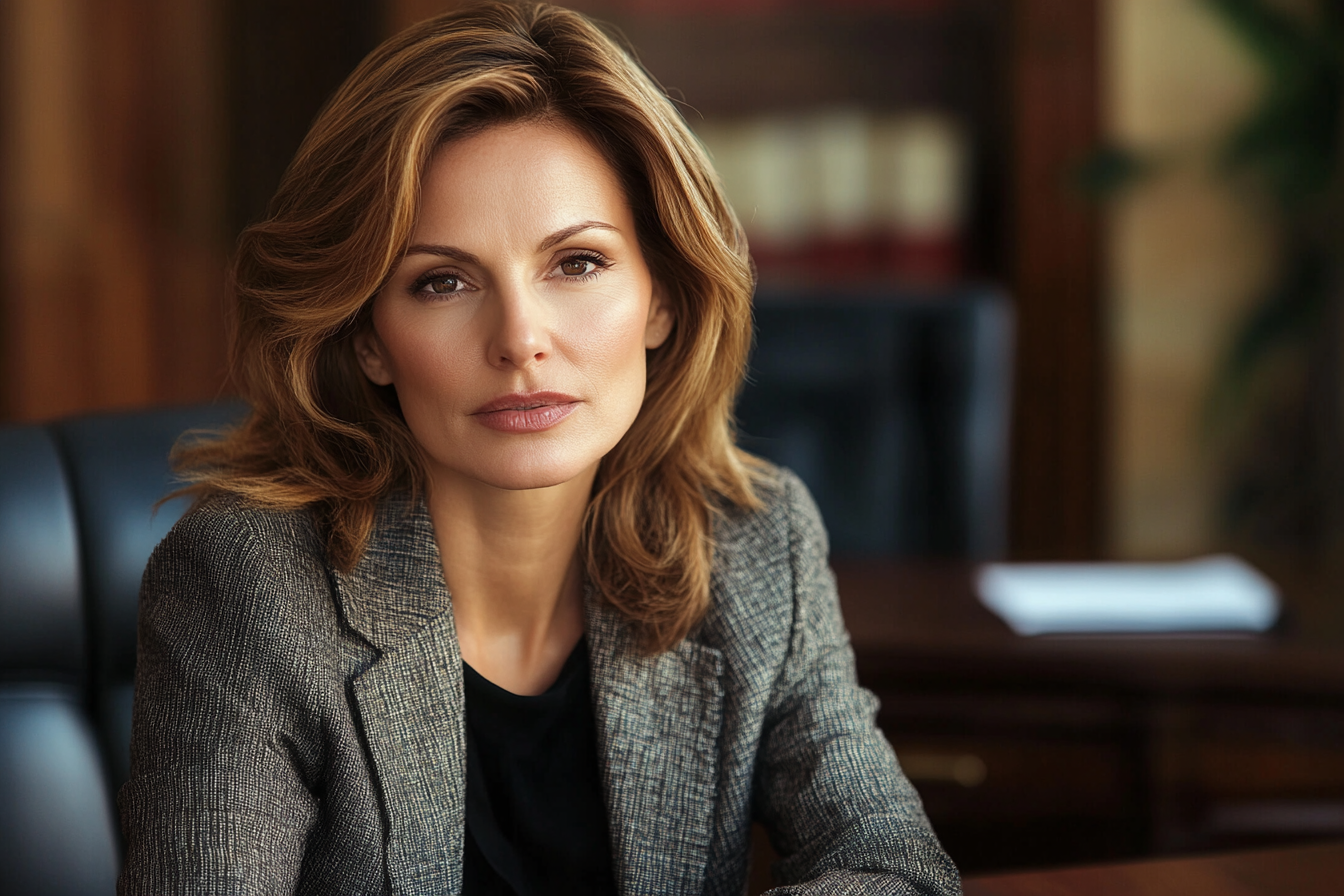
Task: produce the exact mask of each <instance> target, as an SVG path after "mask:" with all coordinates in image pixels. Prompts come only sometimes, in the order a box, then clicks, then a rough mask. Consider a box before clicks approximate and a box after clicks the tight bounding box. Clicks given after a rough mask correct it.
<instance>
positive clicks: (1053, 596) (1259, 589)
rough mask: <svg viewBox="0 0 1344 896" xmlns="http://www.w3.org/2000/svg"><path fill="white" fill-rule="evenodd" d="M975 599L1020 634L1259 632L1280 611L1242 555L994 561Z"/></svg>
mask: <svg viewBox="0 0 1344 896" xmlns="http://www.w3.org/2000/svg"><path fill="white" fill-rule="evenodd" d="M976 585H977V590H978V591H979V594H980V601H981V602H982V603H983V604H984V605H985V606H986V607H988V608H989V609H991V610H993V611H994V612H995V613H997V614H998V615H999V617H1000V618H1002V619H1003V621H1004V622H1006V623H1008V625H1009V626H1010V627H1011V628H1012V629H1013V631H1015V632H1017V633H1018V634H1020V635H1041V634H1051V633H1058V632H1076V633H1085V632H1150V633H1151V632H1200V631H1254V632H1262V631H1265V630H1266V629H1268V628H1269V627H1270V626H1271V625H1273V624H1274V620H1275V619H1277V618H1278V615H1279V595H1278V590H1277V589H1276V588H1275V587H1274V584H1273V583H1272V582H1270V581H1269V580H1268V579H1266V578H1265V577H1264V576H1263V575H1261V574H1260V573H1259V572H1257V571H1256V570H1255V569H1253V568H1251V567H1250V566H1249V565H1247V564H1246V563H1245V562H1243V561H1242V560H1240V559H1238V558H1236V557H1232V556H1227V555H1220V556H1216V557H1206V558H1203V559H1199V560H1191V561H1188V562H1184V563H1022V564H1007V563H994V564H989V565H987V566H984V567H982V568H981V569H980V572H979V575H978V577H977V582H976Z"/></svg>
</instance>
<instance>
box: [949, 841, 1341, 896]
mask: <svg viewBox="0 0 1344 896" xmlns="http://www.w3.org/2000/svg"><path fill="white" fill-rule="evenodd" d="M964 887H965V894H966V896H1278V894H1281V893H1291V894H1293V896H1336V894H1338V893H1339V892H1340V890H1341V889H1344V843H1329V844H1321V845H1316V846H1303V847H1295V848H1292V849H1273V850H1264V851H1257V852H1247V853H1234V854H1230V855H1218V856H1201V857H1199V858H1187V859H1162V860H1157V861H1148V862H1131V863H1125V864H1118V865H1100V866H1093V867H1087V868H1066V869H1061V870H1058V871H1035V872H1032V871H1028V872H1020V873H1017V874H1004V875H998V876H995V877H980V878H969V879H967V880H966V881H965V884H964Z"/></svg>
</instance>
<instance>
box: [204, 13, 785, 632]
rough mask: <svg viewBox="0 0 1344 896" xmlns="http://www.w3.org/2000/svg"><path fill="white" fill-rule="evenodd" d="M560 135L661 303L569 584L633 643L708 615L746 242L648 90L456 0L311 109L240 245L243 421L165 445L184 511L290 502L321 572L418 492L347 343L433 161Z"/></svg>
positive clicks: (418, 479)
mask: <svg viewBox="0 0 1344 896" xmlns="http://www.w3.org/2000/svg"><path fill="white" fill-rule="evenodd" d="M526 120H554V121H559V122H564V123H566V124H569V125H571V126H573V127H575V128H577V129H578V130H579V131H580V132H581V133H583V134H585V135H587V136H588V138H589V139H591V140H592V141H593V143H594V145H595V146H597V147H598V149H599V150H600V151H601V152H602V153H603V154H604V156H605V157H606V158H607V160H608V161H609V162H610V164H611V165H612V167H613V168H614V170H615V171H616V172H617V174H618V175H619V177H620V179H621V182H622V184H623V186H624V188H625V191H626V195H627V198H628V200H629V202H630V205H631V208H632V210H633V212H634V215H635V223H636V230H637V234H638V238H639V243H640V247H641V249H642V250H643V252H644V255H645V258H646V260H647V262H648V264H649V267H650V270H651V272H652V274H653V276H654V278H655V279H656V280H657V282H658V283H659V284H660V285H661V287H662V289H663V293H664V295H665V296H666V299H667V301H668V302H669V303H670V306H671V309H672V313H673V318H674V321H675V323H674V326H673V331H672V333H671V335H670V336H669V338H668V339H667V340H666V341H665V342H664V343H663V345H662V346H660V347H659V348H657V349H654V350H652V351H651V352H650V353H649V358H648V383H647V391H646V395H645V399H644V404H643V407H642V409H641V410H640V412H639V415H638V417H637V418H636V420H635V422H634V424H633V425H632V426H631V428H630V430H629V432H627V433H626V435H625V436H624V438H622V440H621V441H620V443H619V444H618V445H617V446H616V447H615V448H614V449H613V450H612V451H611V452H610V453H608V454H607V456H606V457H604V458H603V459H602V461H601V464H600V466H599V469H598V473H597V479H596V482H595V484H594V487H593V494H592V497H591V499H590V503H589V506H588V510H587V515H586V517H585V522H584V533H583V548H582V549H583V551H584V556H585V562H586V573H587V576H588V579H589V581H590V582H591V583H592V584H593V585H594V586H595V587H596V589H597V591H598V593H599V594H600V595H601V596H602V598H603V599H605V600H606V601H608V602H609V603H611V604H612V605H613V606H615V607H616V608H617V609H618V610H620V611H621V612H622V613H623V614H624V615H625V616H626V617H627V618H628V619H630V620H631V621H632V622H633V623H634V624H635V625H636V626H637V628H638V629H639V631H640V634H641V637H642V640H643V643H644V646H645V647H646V649H648V650H650V651H653V652H656V651H661V650H665V649H667V648H669V647H671V646H673V645H675V644H676V643H677V642H678V641H680V640H681V639H682V638H683V637H684V636H685V635H686V634H687V632H688V631H689V630H690V629H691V628H692V627H693V626H694V625H695V623H696V622H697V621H698V620H699V619H700V618H701V617H702V616H703V615H704V612H705V610H706V608H707V607H708V605H709V581H710V569H711V565H712V561H713V540H712V525H713V520H714V517H715V515H716V514H717V513H720V512H722V511H724V510H726V509H727V507H729V506H731V505H736V506H738V507H743V508H750V507H755V506H757V504H758V499H757V497H756V494H755V490H754V484H755V483H756V481H757V478H758V476H759V475H760V470H761V467H760V466H759V465H758V463H757V462H755V461H754V460H753V459H752V458H751V457H750V456H748V455H746V454H744V453H742V452H741V451H740V450H739V449H737V448H736V446H735V444H734V438H733V429H732V417H731V414H732V407H733V402H734V399H735V398H736V394H737V391H738V389H739V387H740V385H741V382H742V377H743V374H744V370H745V365H746V358H747V352H748V349H749V346H750V341H751V293H752V286H753V277H752V271H751V267H750V262H749V260H748V257H747V247H746V242H745V240H744V238H743V236H742V232H741V229H740V227H739V226H738V223H737V220H736V219H735V217H734V216H733V213H732V210H731V209H730V208H729V206H728V204H727V202H725V201H724V198H723V194H722V191H721V189H720V186H719V183H718V180H717V178H716V176H715V174H714V172H713V169H712V168H711V166H710V164H709V161H708V159H707V158H706V156H705V154H704V151H703V149H702V148H701V146H700V144H699V143H698V142H697V140H696V139H695V137H694V136H693V135H692V134H691V132H690V131H689V130H688V128H687V127H686V125H685V123H684V122H683V121H682V119H681V117H680V115H679V114H678V113H677V111H676V109H675V108H674V107H673V106H672V104H671V102H670V101H669V100H668V98H667V96H666V95H665V94H664V93H663V92H662V91H661V90H660V89H659V88H658V87H657V86H656V85H655V84H654V82H653V81H652V80H651V79H650V78H649V76H648V75H647V74H645V73H644V71H643V70H642V69H641V68H640V67H639V66H638V65H637V64H636V63H635V62H634V60H633V59H632V58H631V56H630V55H628V54H627V53H626V52H624V51H623V50H622V49H621V48H620V47H619V46H618V45H617V44H616V43H615V42H614V41H613V40H612V39H610V38H609V37H607V36H606V35H605V34H604V33H603V32H602V31H601V30H599V29H598V28H597V27H596V26H594V25H593V24H592V23H591V22H589V21H588V20H587V19H585V18H584V17H583V16H581V15H579V14H577V13H574V12H571V11H568V10H564V9H560V8H557V7H553V6H547V5H528V6H518V5H508V4H503V3H486V4H481V5H474V6H470V7H467V8H464V9H459V10H457V11H454V12H449V13H447V14H445V15H442V16H439V17H437V18H433V19H430V20H428V21H425V22H423V23H421V24H419V25H416V26H414V27H412V28H410V29H408V30H406V31H404V32H402V33H401V34H398V35H397V36H395V37H393V38H391V39H390V40H388V41H387V42H385V43H384V44H383V45H382V46H380V47H379V48H378V49H376V50H375V51H374V52H373V53H372V54H371V55H370V56H369V57H368V58H367V59H365V60H364V62H363V63H361V64H360V66H359V67H358V68H357V69H356V70H355V71H354V73H353V74H352V75H351V76H350V77H349V78H348V79H347V80H346V82H345V83H344V84H343V85H342V86H341V88H340V89H339V90H338V91H337V92H336V94H335V95H334V96H333V97H332V98H331V100H330V101H329V102H328V103H327V105H326V107H325V108H324V109H323V111H322V112H321V113H320V114H319V115H318V117H317V120H316V121H315V122H314V124H313V127H312V129H311V130H310V131H309V133H308V136H307V138H306V139H305V140H304V142H303V145H302V146H301V147H300V148H299V151H298V154H297V155H296V156H295V158H294V161H293V162H292V163H291V164H290V166H289V169H288V170H287V171H286V173H285V176H284V178H283V180H282V181H281V184H280V188H279V191H278V192H277V193H276V196H275V198H274V200H273V201H272V204H271V207H270V210H269V213H268V217H267V218H266V220H264V221H262V222H260V223H258V224H254V225H252V226H251V227H248V228H247V229H246V230H245V231H244V232H243V234H242V236H241V237H240V239H239V245H238V250H237V254H236V256H235V260H234V265H233V271H232V282H233V290H234V293H235V295H236V299H237V314H236V319H235V327H234V333H233V346H232V358H231V360H232V366H233V372H234V376H235V378H236V382H237V384H238V387H239V388H240V389H241V391H242V393H243V395H244V397H245V398H247V399H248V400H249V401H250V403H251V406H252V413H251V415H250V417H249V418H248V419H247V420H246V421H245V422H244V423H243V424H242V425H240V426H239V427H238V428H237V429H235V430H233V431H231V432H228V433H226V434H224V435H223V436H222V437H221V438H219V439H216V440H212V441H206V442H198V443H195V444H188V445H185V446H184V447H182V448H181V449H180V450H179V452H178V454H177V461H178V467H179V470H180V471H182V473H184V474H185V475H186V476H187V477H188V478H189V480H190V481H191V482H192V483H193V484H192V485H191V486H190V487H189V488H188V489H187V491H188V492H190V493H194V494H195V495H196V496H197V497H198V498H203V497H206V496H208V495H212V494H219V493H230V494H235V495H239V496H242V497H244V498H245V499H247V500H249V501H252V502H254V503H256V504H260V505H262V506H267V507H275V508H287V509H294V508H309V509H311V510H312V511H314V512H315V513H316V514H317V516H318V519H319V521H320V523H321V525H322V527H323V531H324V533H325V536H326V539H327V550H328V553H329V556H330V559H331V561H332V562H333V563H334V564H335V565H336V566H337V567H339V568H342V569H346V570H348V569H350V568H351V567H353V566H354V565H355V564H356V563H357V562H358V561H359V558H360V557H361V556H362V554H363V551H364V549H365V547H366V545H367V543H368V539H369V534H370V531H371V528H372V526H373V521H374V515H375V509H376V506H377V503H378V501H379V500H380V499H381V498H382V497H384V496H385V495H387V494H389V493H390V492H392V491H394V490H400V489H411V490H413V491H414V490H419V489H423V488H425V487H426V486H427V481H426V477H425V472H424V466H423V458H422V455H421V452H420V448H419V446H418V444H417V443H416V441H415V439H414V437H413V436H412V435H411V433H410V430H409V429H408V428H407V426H406V423H405V421H404V420H403V419H402V416H401V413H400V410H399V408H398V405H397V401H396V394H395V388H394V387H378V386H375V385H373V384H372V383H370V382H369V381H368V380H367V379H366V378H365V377H364V375H363V373H362V372H361V370H360V368H359V367H358V364H357V362H356V359H355V353H354V349H353V346H352V338H353V337H354V335H355V334H356V333H358V332H360V330H361V328H363V327H366V326H369V313H370V307H371V304H372V297H373V296H374V295H375V294H376V293H377V292H378V291H379V289H380V288H381V287H382V285H383V283H384V281H385V280H386V278H387V277H388V276H389V275H390V274H391V272H392V271H393V270H394V269H395V268H396V266H397V264H398V263H399V261H400V259H401V256H402V253H403V252H404V251H405V249H406V246H407V244H408V241H409V239H410V236H411V233H412V230H413V228H414V226H415V222H416V217H417V214H418V210H419V203H420V182H421V178H422V176H423V174H424V172H425V170H426V168H427V166H428V164H429V160H430V158H431V156H432V155H433V153H434V151H435V149H436V148H438V147H439V146H441V145H442V144H443V143H444V142H446V141H450V140H454V139H458V138H460V137H463V136H466V135H469V134H472V133H478V132H480V131H481V130H483V129H485V128H487V127H490V126H492V125H495V124H502V123H508V122H517V121H526Z"/></svg>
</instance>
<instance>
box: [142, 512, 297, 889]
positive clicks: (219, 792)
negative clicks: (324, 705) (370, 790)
mask: <svg viewBox="0 0 1344 896" xmlns="http://www.w3.org/2000/svg"><path fill="white" fill-rule="evenodd" d="M277 552H280V551H279V549H277V548H275V547H274V546H273V544H271V545H268V544H267V540H266V539H263V538H260V537H258V536H257V534H256V533H255V532H254V531H253V530H252V529H251V527H250V526H249V525H247V523H246V520H245V518H240V517H238V516H237V515H235V516H232V517H231V516H230V515H228V514H221V513H214V512H207V513H192V514H188V515H187V517H185V518H184V519H183V520H182V521H181V522H180V523H179V524H178V526H177V527H175V528H174V529H173V531H172V532H171V533H170V534H169V535H168V537H167V538H166V539H165V540H164V541H163V542H162V543H161V544H160V545H159V547H158V548H157V549H156V551H155V552H154V555H153V556H152V558H151V559H150V563H149V566H148V568H147V569H146V572H145V577H144V580H143V584H142V589H141V601H140V616H139V647H138V659H137V670H136V691H135V710H134V722H133V734H132V744H131V777H130V780H129V781H128V782H127V784H126V785H125V786H124V787H123V788H122V790H121V793H120V795H119V798H118V802H119V805H120V810H121V820H122V831H123V833H124V835H125V837H126V847H127V852H126V865H125V868H124V871H123V873H122V877H121V880H120V881H119V884H118V893H120V894H122V896H131V894H142V893H143V894H163V893H175V894H186V893H212V894H214V893H229V894H251V893H257V894H261V893H267V894H273V893H291V892H293V891H294V889H295V886H296V883H297V881H298V877H299V871H300V867H301V865H302V861H303V854H304V848H305V841H306V840H307V838H308V836H309V833H310V831H311V829H312V828H313V825H314V821H315V818H316V816H317V801H316V800H315V798H314V796H313V794H312V793H311V792H310V790H309V787H308V786H306V785H305V781H304V772H303V769H302V765H303V763H301V762H300V761H298V757H299V756H301V755H303V754H304V753H306V752H309V749H308V748H307V747H305V746H304V745H305V744H308V745H311V744H312V743H314V742H315V738H314V737H313V736H312V733H311V732H310V731H307V730H305V721H304V720H305V717H306V716H308V715H310V714H311V713H309V712H308V711H306V710H305V709H304V706H305V705H311V701H310V700H308V699H307V697H306V695H305V694H304V693H303V685H302V682H303V681H304V680H305V678H310V677H311V676H310V675H307V674H306V670H304V669H302V668H299V666H301V665H302V664H303V663H305V662H307V660H305V659H304V657H305V655H306V654H307V652H306V651H305V650H303V649H301V648H302V645H300V644H296V643H295V641H296V635H295V634H294V633H295V632H296V631H302V629H301V628H296V627H295V620H293V619H292V618H289V617H290V616H291V615H293V610H292V609H291V607H292V603H293V602H292V593H293V590H294V589H295V588H301V587H303V586H302V585H301V584H300V582H299V580H300V579H302V578H304V576H303V575H301V574H303V573H306V572H308V571H306V570H303V569H302V566H303V561H302V560H301V559H299V560H295V559H294V558H292V557H284V556H277ZM280 553H283V552H280ZM296 565H297V566H298V567H299V568H298V569H295V568H294V567H295V566H296ZM308 581H309V583H310V584H309V585H308V586H307V587H308V588H309V590H311V588H312V585H311V579H308Z"/></svg>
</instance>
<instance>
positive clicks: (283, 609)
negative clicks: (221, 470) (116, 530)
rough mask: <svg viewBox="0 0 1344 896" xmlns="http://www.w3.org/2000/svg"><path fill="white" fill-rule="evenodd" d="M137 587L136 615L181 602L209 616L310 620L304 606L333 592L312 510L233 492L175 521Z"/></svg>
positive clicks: (308, 609)
mask: <svg viewBox="0 0 1344 896" xmlns="http://www.w3.org/2000/svg"><path fill="white" fill-rule="evenodd" d="M140 590H141V612H142V614H144V613H145V612H150V613H153V612H154V609H155V607H156V606H157V605H159V604H165V603H166V604H167V605H170V606H173V607H174V612H181V611H182V610H184V609H186V608H184V607H183V606H182V604H183V603H184V602H187V603H191V604H196V605H197V607H198V609H200V610H202V611H205V612H208V613H212V614H223V615H226V616H232V615H234V614H240V615H243V616H253V615H256V614H258V613H264V614H265V615H279V616H284V617H292V618H294V619H296V620H297V619H302V618H304V617H305V616H307V617H309V618H311V615H312V610H313V607H312V606H310V605H311V604H312V603H313V602H314V601H316V602H319V603H322V604H325V603H329V602H330V592H331V588H330V575H329V572H328V569H327V562H326V550H325V545H324V544H323V541H322V538H321V537H320V535H319V533H318V529H317V525H316V523H315V521H314V520H313V518H312V515H311V514H309V513H306V512H303V511H278V510H271V509H267V508H263V507H259V506H257V505H255V504H251V503H249V502H247V501H245V500H243V499H240V498H236V497H231V496H220V497H211V498H208V499H206V500H205V501H202V502H201V503H200V504H198V505H197V506H195V507H193V508H192V509H191V510H189V511H188V512H187V513H186V514H185V515H184V516H183V517H182V518H181V519H180V520H178V521H177V523H176V524H175V525H174V526H173V527H172V529H170V530H169V532H168V534H167V535H166V536H165V537H164V539H163V540H162V541H161V542H159V545H158V546H157V547H156V548H155V549H154V552H153V553H152V554H151V555H150V559H149V563H148V565H147V566H146V567H145V573H144V578H143V580H142V582H141V589H140ZM207 595H209V597H207ZM202 601H207V602H208V604H209V606H208V609H207V607H206V606H205V605H202V604H201V602H202ZM259 604H265V606H264V607H263V606H259Z"/></svg>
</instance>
